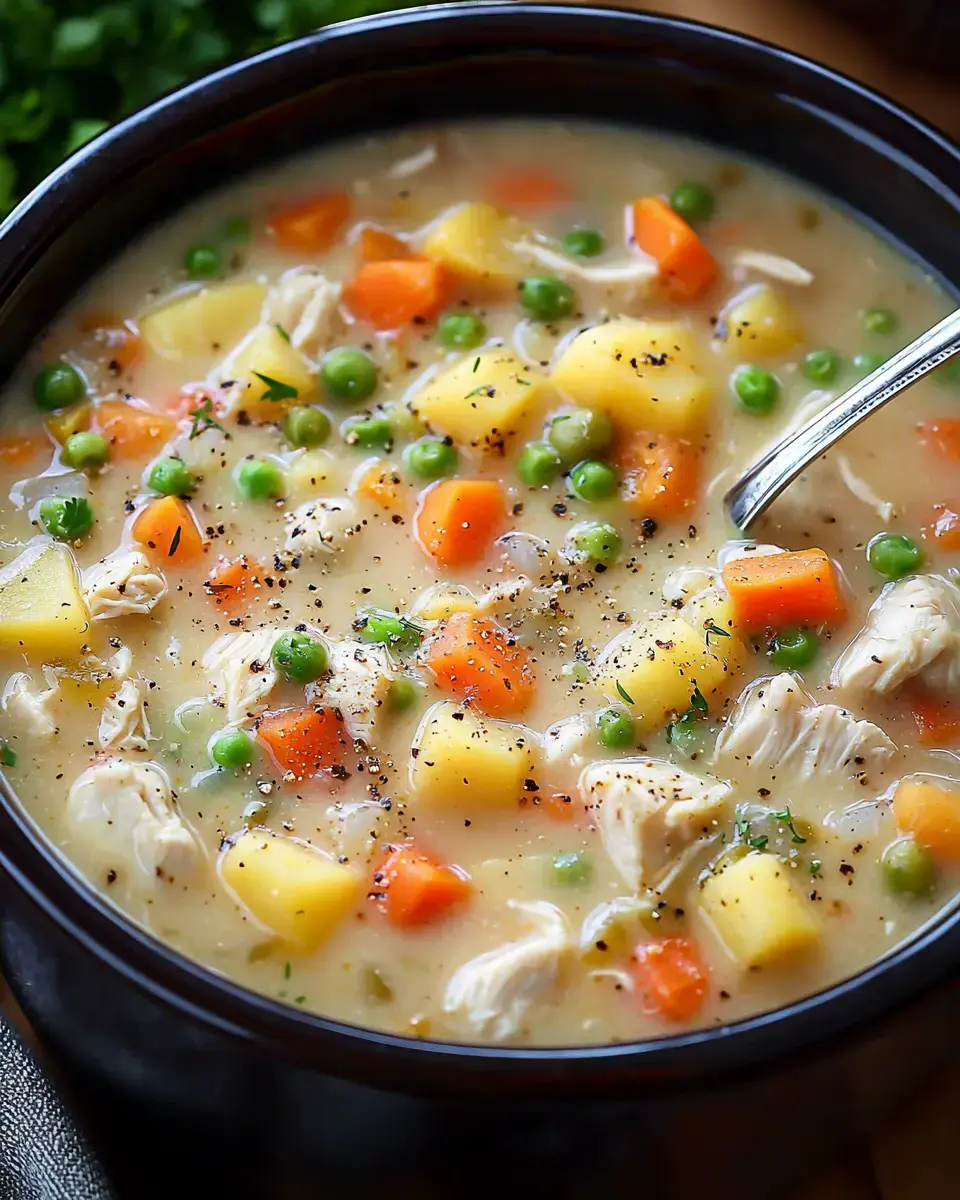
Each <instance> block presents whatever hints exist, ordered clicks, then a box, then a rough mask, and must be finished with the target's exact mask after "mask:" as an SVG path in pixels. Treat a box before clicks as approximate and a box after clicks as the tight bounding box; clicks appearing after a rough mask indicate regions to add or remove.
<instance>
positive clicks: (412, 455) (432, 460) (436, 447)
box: [403, 437, 458, 479]
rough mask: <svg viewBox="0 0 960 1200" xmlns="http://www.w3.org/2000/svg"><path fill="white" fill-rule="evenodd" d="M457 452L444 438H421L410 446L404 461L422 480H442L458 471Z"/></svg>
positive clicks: (405, 453)
mask: <svg viewBox="0 0 960 1200" xmlns="http://www.w3.org/2000/svg"><path fill="white" fill-rule="evenodd" d="M457 458H458V455H457V450H456V447H455V446H451V445H450V443H449V442H448V441H446V440H444V439H443V438H430V437H426V438H421V439H420V441H419V442H414V443H413V444H412V445H410V446H408V447H407V449H406V451H405V452H404V455H403V461H404V462H405V463H406V464H407V467H408V469H409V470H410V471H412V472H413V474H414V475H418V476H419V477H420V478H421V479H442V478H443V476H444V475H452V474H453V473H454V471H456V469H457Z"/></svg>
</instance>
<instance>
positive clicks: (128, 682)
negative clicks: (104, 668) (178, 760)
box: [97, 679, 150, 751]
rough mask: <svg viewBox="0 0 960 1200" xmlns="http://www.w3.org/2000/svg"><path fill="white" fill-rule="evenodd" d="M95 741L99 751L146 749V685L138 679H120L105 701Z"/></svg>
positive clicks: (147, 738)
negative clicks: (98, 745) (115, 688)
mask: <svg viewBox="0 0 960 1200" xmlns="http://www.w3.org/2000/svg"><path fill="white" fill-rule="evenodd" d="M97 741H98V742H99V743H100V749H101V750H140V751H142V750H146V749H147V747H148V745H149V742H150V721H149V719H148V717H147V685H146V683H145V682H144V681H143V680H142V679H124V680H123V682H122V683H121V684H120V687H119V688H118V689H117V690H116V691H115V692H114V693H113V695H111V696H109V697H108V698H107V702H106V703H105V704H104V706H103V712H102V713H101V714H100V725H99V727H98V729H97Z"/></svg>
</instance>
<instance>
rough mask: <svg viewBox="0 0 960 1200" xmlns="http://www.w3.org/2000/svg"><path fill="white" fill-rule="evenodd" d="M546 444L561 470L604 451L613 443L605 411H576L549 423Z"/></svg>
mask: <svg viewBox="0 0 960 1200" xmlns="http://www.w3.org/2000/svg"><path fill="white" fill-rule="evenodd" d="M547 441H548V442H549V443H550V445H551V446H552V447H553V448H554V450H556V452H557V453H558V454H559V455H560V463H561V465H562V467H563V469H564V470H565V471H569V470H570V468H571V467H572V466H574V465H575V464H576V463H578V462H583V460H584V459H585V458H592V457H594V456H595V455H597V454H602V453H603V451H604V450H606V449H607V447H608V446H609V445H610V443H611V442H612V441H613V421H611V420H610V418H609V417H608V416H607V414H606V413H605V412H600V411H596V412H595V411H594V410H593V409H590V408H576V409H574V410H573V411H572V412H564V413H560V414H559V415H558V416H556V417H554V418H553V419H552V420H551V422H550V424H549V425H548V426H547Z"/></svg>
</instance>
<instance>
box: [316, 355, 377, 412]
mask: <svg viewBox="0 0 960 1200" xmlns="http://www.w3.org/2000/svg"><path fill="white" fill-rule="evenodd" d="M378 377H379V370H378V368H377V364H376V363H375V362H374V361H373V359H372V358H371V357H370V355H369V354H367V352H366V351H365V350H361V349H359V348H358V347H357V346H338V347H337V349H336V350H330V351H329V352H328V353H327V354H325V355H324V356H323V362H322V363H321V364H320V382H321V383H322V384H323V386H324V387H325V388H326V389H327V391H328V392H329V393H330V395H331V396H335V397H336V398H337V399H338V400H355V401H357V402H359V401H361V400H367V399H369V398H370V396H372V395H373V393H374V392H375V391H376V390H377V380H378Z"/></svg>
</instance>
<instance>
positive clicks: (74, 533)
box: [39, 496, 93, 542]
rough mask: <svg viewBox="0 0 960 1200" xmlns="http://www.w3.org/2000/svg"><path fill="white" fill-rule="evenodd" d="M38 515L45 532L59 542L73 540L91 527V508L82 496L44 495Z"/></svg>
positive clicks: (87, 531)
mask: <svg viewBox="0 0 960 1200" xmlns="http://www.w3.org/2000/svg"><path fill="white" fill-rule="evenodd" d="M39 515H40V522H41V524H42V525H43V527H44V529H46V531H47V533H49V534H50V536H51V537H54V538H56V539H57V540H58V541H60V542H75V541H77V539H78V538H82V537H86V535H87V534H88V533H89V532H90V530H91V529H92V528H93V509H92V508H91V507H90V502H89V501H88V500H85V499H84V498H83V497H82V496H45V497H44V498H43V499H42V500H41V501H40V509H39Z"/></svg>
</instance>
